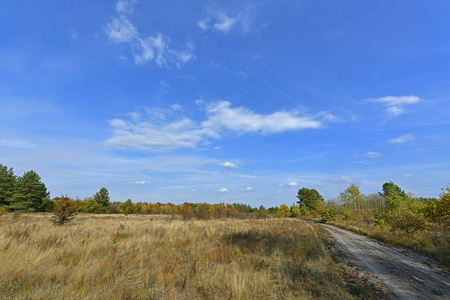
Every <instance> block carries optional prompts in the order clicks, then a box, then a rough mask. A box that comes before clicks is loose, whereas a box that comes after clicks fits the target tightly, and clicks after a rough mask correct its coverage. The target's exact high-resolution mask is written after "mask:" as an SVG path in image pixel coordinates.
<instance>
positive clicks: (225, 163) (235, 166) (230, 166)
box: [220, 161, 239, 169]
mask: <svg viewBox="0 0 450 300" xmlns="http://www.w3.org/2000/svg"><path fill="white" fill-rule="evenodd" d="M220 165H221V166H222V167H225V168H227V169H237V168H239V166H238V165H236V164H233V163H232V162H229V161H227V162H224V163H220Z"/></svg>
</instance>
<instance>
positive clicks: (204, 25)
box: [197, 19, 209, 31]
mask: <svg viewBox="0 0 450 300" xmlns="http://www.w3.org/2000/svg"><path fill="white" fill-rule="evenodd" d="M208 23H209V19H205V20H201V21H198V23H197V24H198V26H199V27H200V28H201V29H202V30H203V31H205V30H207V29H208V28H209V25H208Z"/></svg>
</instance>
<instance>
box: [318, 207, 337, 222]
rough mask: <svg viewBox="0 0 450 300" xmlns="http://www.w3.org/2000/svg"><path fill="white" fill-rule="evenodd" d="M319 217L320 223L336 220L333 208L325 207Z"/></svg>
mask: <svg viewBox="0 0 450 300" xmlns="http://www.w3.org/2000/svg"><path fill="white" fill-rule="evenodd" d="M320 216H321V218H320V222H322V223H327V222H329V221H334V220H336V217H337V213H336V211H335V210H334V208H332V207H329V206H327V207H325V208H324V209H323V210H322V213H321V215H320Z"/></svg>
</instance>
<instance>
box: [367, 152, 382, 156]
mask: <svg viewBox="0 0 450 300" xmlns="http://www.w3.org/2000/svg"><path fill="white" fill-rule="evenodd" d="M366 156H367V157H368V158H378V157H381V153H379V152H370V151H369V152H367V153H366Z"/></svg>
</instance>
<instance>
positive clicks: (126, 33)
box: [105, 16, 139, 43]
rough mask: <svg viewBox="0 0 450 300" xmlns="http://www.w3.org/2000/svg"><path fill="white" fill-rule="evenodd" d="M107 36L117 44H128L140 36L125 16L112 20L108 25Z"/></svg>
mask: <svg viewBox="0 0 450 300" xmlns="http://www.w3.org/2000/svg"><path fill="white" fill-rule="evenodd" d="M105 31H106V34H107V35H108V37H109V38H110V39H111V40H112V41H113V42H115V43H127V42H131V41H133V40H135V39H136V38H137V37H138V36H139V34H138V32H137V30H136V28H135V27H134V26H133V24H131V22H130V20H128V18H127V17H125V16H120V18H119V19H118V18H114V17H113V18H112V19H111V21H110V22H109V23H108V24H107V25H106V30H105Z"/></svg>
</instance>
